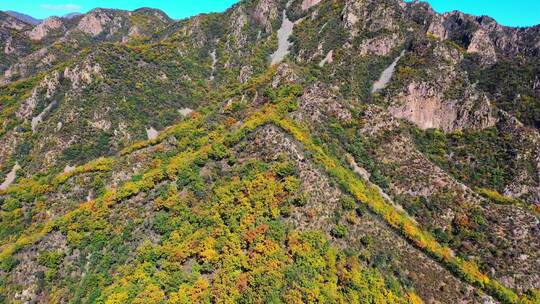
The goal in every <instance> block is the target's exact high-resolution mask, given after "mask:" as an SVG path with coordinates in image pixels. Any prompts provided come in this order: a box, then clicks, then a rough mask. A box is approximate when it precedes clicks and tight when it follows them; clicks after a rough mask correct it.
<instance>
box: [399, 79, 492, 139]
mask: <svg viewBox="0 0 540 304" xmlns="http://www.w3.org/2000/svg"><path fill="white" fill-rule="evenodd" d="M399 98H400V100H401V102H402V103H403V105H402V106H394V107H392V108H391V109H390V113H391V114H392V115H393V116H394V117H396V118H402V119H406V120H408V121H410V122H412V123H414V124H416V125H417V126H418V127H419V128H421V129H431V128H438V129H441V130H443V131H445V132H452V131H457V130H463V129H465V128H467V129H476V130H479V129H484V128H487V127H490V126H493V125H494V124H495V122H496V118H495V117H494V116H493V113H492V109H491V105H490V103H489V100H488V99H487V97H486V96H482V95H478V93H474V92H467V95H466V97H465V100H463V101H455V100H444V98H443V97H442V96H441V94H440V93H439V92H438V91H437V90H436V89H435V88H434V87H432V86H430V85H428V84H427V83H411V84H410V85H409V86H408V88H407V92H405V93H404V94H401V95H400V96H399Z"/></svg>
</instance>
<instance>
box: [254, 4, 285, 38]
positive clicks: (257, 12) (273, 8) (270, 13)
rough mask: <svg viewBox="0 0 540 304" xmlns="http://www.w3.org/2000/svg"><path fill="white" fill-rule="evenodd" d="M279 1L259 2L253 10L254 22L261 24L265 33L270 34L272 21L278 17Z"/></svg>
mask: <svg viewBox="0 0 540 304" xmlns="http://www.w3.org/2000/svg"><path fill="white" fill-rule="evenodd" d="M278 2H279V1H276V0H260V1H258V3H257V5H256V6H255V8H254V9H253V15H254V18H255V20H257V21H258V22H259V23H260V24H262V25H263V26H264V27H265V29H266V31H267V32H272V21H273V20H275V19H276V18H278V16H279V4H278Z"/></svg>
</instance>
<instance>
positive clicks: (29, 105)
mask: <svg viewBox="0 0 540 304" xmlns="http://www.w3.org/2000/svg"><path fill="white" fill-rule="evenodd" d="M61 79H62V75H61V74H60V72H58V71H55V72H54V73H53V74H51V75H48V76H47V77H45V78H44V79H43V80H42V81H41V83H40V84H39V85H38V86H37V87H35V88H34V89H33V90H32V95H31V96H30V97H29V98H28V99H26V100H25V101H24V102H23V103H22V104H21V107H20V108H19V110H18V111H17V117H18V118H21V119H24V118H28V117H30V115H31V114H32V112H33V111H34V109H35V108H36V106H37V103H38V101H39V97H40V96H43V100H45V101H47V100H49V101H50V100H51V98H53V97H54V95H55V94H56V92H57V90H58V88H59V87H60V80H61Z"/></svg>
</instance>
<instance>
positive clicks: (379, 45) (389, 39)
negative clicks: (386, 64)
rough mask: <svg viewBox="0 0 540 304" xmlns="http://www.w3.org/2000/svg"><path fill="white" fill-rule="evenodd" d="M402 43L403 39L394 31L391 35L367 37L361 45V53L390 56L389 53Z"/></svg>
mask: <svg viewBox="0 0 540 304" xmlns="http://www.w3.org/2000/svg"><path fill="white" fill-rule="evenodd" d="M401 43H402V39H400V38H399V35H398V34H397V33H394V34H392V35H391V36H382V37H376V38H372V39H367V40H364V41H363V42H362V44H361V45H360V54H362V55H377V56H388V54H390V52H391V51H392V50H393V49H394V48H395V47H396V46H398V45H400V44H401Z"/></svg>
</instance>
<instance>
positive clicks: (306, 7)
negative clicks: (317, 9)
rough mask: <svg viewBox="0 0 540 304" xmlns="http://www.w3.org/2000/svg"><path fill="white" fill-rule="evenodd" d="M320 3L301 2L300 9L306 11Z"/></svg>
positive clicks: (313, 1) (314, 1)
mask: <svg viewBox="0 0 540 304" xmlns="http://www.w3.org/2000/svg"><path fill="white" fill-rule="evenodd" d="M320 2H321V0H303V1H302V5H301V7H302V9H303V10H308V9H310V8H311V7H313V6H315V5H317V4H319V3H320Z"/></svg>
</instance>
